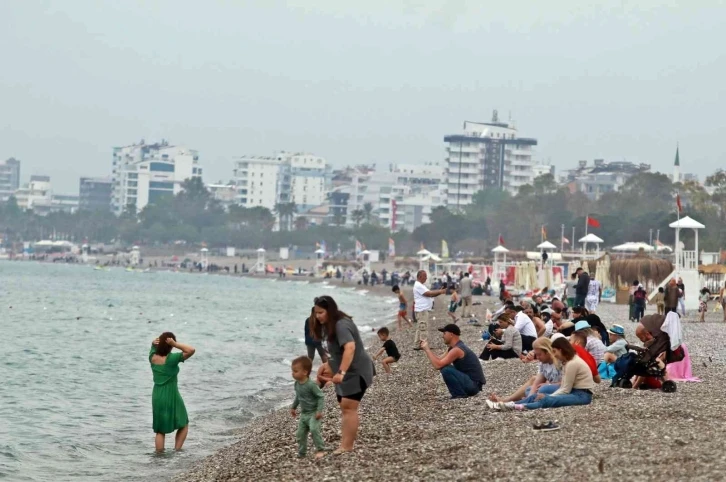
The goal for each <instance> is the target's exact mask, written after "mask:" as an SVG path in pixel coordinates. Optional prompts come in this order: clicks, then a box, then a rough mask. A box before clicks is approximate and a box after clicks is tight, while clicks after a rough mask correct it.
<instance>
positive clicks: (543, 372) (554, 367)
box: [489, 338, 562, 403]
mask: <svg viewBox="0 0 726 482" xmlns="http://www.w3.org/2000/svg"><path fill="white" fill-rule="evenodd" d="M530 355H532V357H531V358H532V359H535V358H536V359H537V361H538V362H539V368H538V369H537V374H536V375H535V376H533V377H532V378H530V379H529V380H528V381H527V383H525V384H524V385H522V386H521V387H519V388H518V389H517V391H516V392H514V393H513V394H511V395H510V396H508V397H499V396H497V394H496V393H492V394H491V395H489V400H491V401H492V402H519V403H529V402H530V401H532V402H533V401H534V400H535V397H536V395H537V394H539V393H542V394H545V395H551V394H552V393H554V392H555V391H557V389H558V388H560V381H561V379H562V364H561V363H560V361H559V360H558V359H557V358H555V354H554V352H553V351H552V341H550V339H549V338H537V339H536V340H535V342H534V350H533V351H532V353H531V354H530ZM527 358H528V359H529V358H530V357H529V356H528V357H527ZM525 397H526V399H527V401H524V400H523V399H525Z"/></svg>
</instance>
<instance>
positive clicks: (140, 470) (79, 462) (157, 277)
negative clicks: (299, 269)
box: [0, 262, 395, 481]
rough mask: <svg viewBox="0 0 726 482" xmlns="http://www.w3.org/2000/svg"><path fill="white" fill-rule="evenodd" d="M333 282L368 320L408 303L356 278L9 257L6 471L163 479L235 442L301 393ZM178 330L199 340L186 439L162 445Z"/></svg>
mask: <svg viewBox="0 0 726 482" xmlns="http://www.w3.org/2000/svg"><path fill="white" fill-rule="evenodd" d="M320 294H330V295H332V296H334V297H335V298H336V300H337V301H338V302H339V304H340V305H341V307H342V308H343V309H344V310H345V311H347V312H349V313H350V314H351V315H353V316H354V318H355V320H356V323H358V325H359V326H360V327H361V331H370V330H371V327H372V326H380V325H381V324H383V323H384V322H388V321H390V320H391V319H392V316H393V315H394V314H395V304H394V303H395V300H394V299H393V298H391V299H390V300H388V299H385V298H379V297H374V296H366V295H365V293H361V292H355V291H353V290H352V288H350V287H349V288H343V287H332V286H325V285H321V284H305V283H300V282H292V281H284V280H273V279H249V278H247V279H243V278H233V277H225V276H214V275H199V274H186V273H170V272H158V273H130V272H126V271H124V270H123V269H112V270H111V271H94V270H93V269H92V268H90V267H86V266H74V265H52V264H36V263H27V262H0V314H1V316H0V333H2V341H3V343H2V355H1V357H0V380H2V383H1V384H0V479H2V478H5V479H7V480H13V481H16V480H17V481H30V480H32V481H51V480H52V481H58V480H94V481H122V480H142V479H148V478H149V477H151V476H153V477H154V478H157V477H162V478H163V477H164V476H165V475H168V476H171V475H173V474H175V473H177V472H179V471H182V470H184V468H185V467H188V466H189V465H190V464H192V463H193V462H194V461H196V460H198V459H199V458H201V457H202V456H204V455H208V454H210V453H211V452H213V451H214V450H215V449H217V448H219V447H221V446H223V445H225V444H228V443H231V442H232V441H233V440H234V434H235V430H236V429H238V428H239V427H241V426H242V425H243V424H244V423H245V422H246V421H248V420H250V419H251V418H252V417H254V416H256V415H259V414H261V413H264V412H265V411H268V410H270V409H272V408H275V407H278V406H280V405H281V404H283V403H285V402H286V401H287V400H289V398H290V396H291V391H292V384H291V379H290V370H289V362H290V360H291V359H292V358H294V357H295V356H298V355H301V354H304V353H305V348H304V346H303V338H302V337H303V320H304V318H305V316H307V315H308V314H309V310H310V307H311V304H312V299H313V298H314V297H315V296H318V295H320ZM165 330H170V331H173V332H174V333H175V334H176V335H177V338H178V339H179V340H180V341H182V342H187V343H190V344H191V345H193V346H194V347H195V348H196V349H197V353H196V354H195V355H194V357H192V358H191V359H190V360H188V361H187V362H186V363H184V364H183V365H182V366H181V373H180V375H179V386H180V391H181V394H182V397H183V398H184V400H185V403H186V405H187V409H188V411H189V417H190V431H189V437H188V439H187V442H186V444H185V451H183V452H181V453H174V451H173V450H167V453H166V454H164V455H155V454H154V451H153V447H154V434H153V431H152V429H151V421H152V420H151V390H152V387H153V384H152V376H151V371H150V369H149V364H148V359H147V356H148V351H149V346H150V342H151V340H152V339H153V338H154V337H156V336H158V335H159V334H160V333H161V332H162V331H165ZM291 436H292V435H291ZM168 447H172V448H173V439H172V437H167V448H168Z"/></svg>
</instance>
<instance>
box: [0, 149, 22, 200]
mask: <svg viewBox="0 0 726 482" xmlns="http://www.w3.org/2000/svg"><path fill="white" fill-rule="evenodd" d="M19 187H20V161H19V160H17V159H15V158H13V157H11V158H10V159H8V160H6V161H4V162H0V202H5V201H7V200H8V198H9V197H10V196H12V195H13V194H15V191H17V190H18V188H19Z"/></svg>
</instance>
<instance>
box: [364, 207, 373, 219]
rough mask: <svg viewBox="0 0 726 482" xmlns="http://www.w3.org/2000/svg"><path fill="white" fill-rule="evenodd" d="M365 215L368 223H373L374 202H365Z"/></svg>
mask: <svg viewBox="0 0 726 482" xmlns="http://www.w3.org/2000/svg"><path fill="white" fill-rule="evenodd" d="M363 215H364V218H365V220H366V223H368V224H370V223H371V217H373V204H371V203H365V204H364V205H363Z"/></svg>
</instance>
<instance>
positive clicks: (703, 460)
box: [172, 296, 726, 482]
mask: <svg viewBox="0 0 726 482" xmlns="http://www.w3.org/2000/svg"><path fill="white" fill-rule="evenodd" d="M438 300H439V302H438V303H437V304H436V308H435V310H434V311H435V312H434V316H435V318H436V319H435V320H432V322H431V323H430V326H429V343H430V344H431V346H432V348H433V349H434V351H435V352H437V353H441V352H443V348H444V347H443V343H442V342H441V337H440V336H439V333H438V332H437V331H436V328H437V327H439V326H443V324H445V323H446V322H448V317H446V315H445V307H446V304H447V303H442V301H444V300H443V299H442V298H439V299H438ZM475 301H482V304H481V305H479V306H475V307H473V308H474V313H475V316H476V317H477V318H478V319H479V320H483V319H484V312H485V310H486V309H487V308H492V307H493V304H494V302H495V301H496V298H493V297H486V296H480V297H475ZM652 311H653V308H651V309H650V310H649V312H652ZM626 312H627V307H624V306H622V305H610V306H607V305H603V306H602V307H601V310H600V312H599V314H600V316H601V317H602V318H603V322H604V323H605V324H606V325H608V326H609V325H611V324H613V323H619V324H621V325H623V326H624V327H625V329H626V335H627V338H628V340H635V337H634V334H633V332H634V328H635V324H634V323H630V322H628V321H627V319H626V320H625V321H623V318H624V317H625V318H627V315H626ZM623 315H625V316H623ZM692 316H694V317H695V316H697V314H696V313H694V314H693V315H692ZM721 316H722V315H721V313H709V317H708V323H705V324H702V323H697V322H695V321H694V320H693V319H691V318H688V319H687V320H686V322H685V323H684V334H685V340H686V344H687V345H688V346H689V351H690V352H691V361H692V363H693V371H694V376H698V377H701V378H702V380H703V382H701V383H681V382H679V383H678V384H677V385H678V391H677V392H676V393H673V394H666V393H663V392H661V391H639V390H621V389H614V388H609V383H608V382H603V383H601V384H600V385H599V386H597V387H596V389H595V395H594V398H593V403H592V405H588V406H582V407H565V408H560V409H550V410H539V411H532V412H526V413H519V412H510V413H499V412H492V411H489V410H487V408H486V404H485V400H486V397H487V396H488V395H489V394H490V393H492V392H496V393H497V394H500V395H506V394H509V393H511V392H512V391H514V390H515V389H516V387H517V386H519V385H521V384H522V383H523V382H524V381H526V379H527V378H528V377H529V376H531V375H532V374H534V373H535V372H536V365H535V364H524V363H522V362H520V361H519V360H508V361H493V362H485V363H484V372H485V376H486V378H487V385H486V386H485V387H484V389H483V391H482V393H480V394H479V395H478V396H476V397H471V398H468V399H464V400H450V399H449V398H448V391H447V390H446V387H445V385H444V383H443V381H442V379H441V376H440V375H439V374H438V372H436V371H435V370H434V369H433V368H432V367H431V366H430V364H429V362H428V359H427V358H426V356H425V355H424V354H423V353H421V352H416V351H414V350H413V333H414V332H413V330H412V329H407V330H404V331H403V332H402V333H401V332H398V330H396V329H395V327H394V329H393V330H391V331H392V338H393V339H394V341H396V344H397V345H398V348H399V350H400V351H401V354H402V357H401V360H399V362H398V364H397V367H396V368H394V370H393V373H392V374H391V375H386V374H385V373H383V370H382V368H381V366H380V364H379V363H377V364H376V369H377V372H378V374H377V376H376V378H375V381H374V383H373V385H372V386H371V388H370V389H369V390H368V391H367V392H366V395H365V397H364V399H363V402H362V403H361V408H360V417H361V427H360V432H359V436H358V441H357V442H356V450H355V451H354V452H353V453H350V454H345V455H343V456H339V457H334V456H332V455H329V456H326V457H325V458H324V459H322V460H320V461H318V462H316V461H314V460H313V458H312V452H311V453H310V454H309V457H308V458H305V459H298V458H297V457H296V454H297V452H296V450H297V445H296V442H295V436H294V434H295V430H296V427H297V421H296V420H294V419H292V418H291V417H290V415H289V413H288V411H287V409H286V408H282V409H278V410H274V411H272V412H270V413H269V414H266V415H263V416H260V417H257V418H255V419H254V420H252V421H250V422H249V423H248V424H246V425H245V426H244V427H242V428H241V430H240V432H239V434H238V439H237V441H236V442H234V443H232V444H230V445H228V446H227V447H224V448H222V449H220V450H218V451H217V452H215V453H214V454H212V455H210V456H208V457H206V458H204V459H202V460H200V461H198V462H196V463H195V464H193V465H192V467H191V468H190V469H189V470H187V471H186V472H184V473H181V474H177V475H175V476H174V477H173V478H172V480H174V481H177V482H191V481H195V482H206V481H232V480H270V481H273V480H274V481H307V480H310V481H313V480H315V481H318V480H371V481H372V480H381V479H386V478H394V479H396V480H411V481H414V480H482V479H485V478H490V479H497V480H517V481H523V480H535V479H545V480H565V479H574V480H612V477H618V478H623V477H624V478H626V479H627V480H657V479H660V480H662V479H663V478H664V477H669V478H671V479H672V480H685V479H689V480H717V479H720V478H721V477H722V474H723V473H724V471H725V470H726V459H724V458H723V457H722V451H723V450H722V447H721V443H720V440H722V439H723V437H724V436H726V428H724V427H726V423H724V422H726V414H723V410H722V405H721V400H719V399H717V398H715V397H714V394H716V393H719V390H720V388H721V387H723V384H724V383H726V374H725V373H724V369H723V368H724V362H723V360H724V359H725V358H726V356H724V355H726V351H725V350H724V347H726V323H723V322H721V321H720V319H721ZM717 320H718V321H717ZM461 327H462V340H463V341H464V342H465V343H466V344H467V345H469V347H470V348H471V349H472V350H474V351H475V352H476V353H479V351H480V350H481V349H482V347H483V342H482V341H481V338H480V334H481V330H482V329H483V327H480V328H479V327H472V326H468V325H466V324H463V325H462V326H461ZM365 344H366V347H367V349H368V352H369V353H371V351H372V350H371V348H375V349H378V345H379V343H378V342H377V339H371V340H368V341H367V342H366V343H365ZM709 357H712V358H713V361H710V359H709ZM324 392H325V397H326V398H325V401H326V406H325V413H324V418H323V424H322V426H323V438H324V439H325V441H326V444H327V445H329V446H331V447H333V448H334V447H335V446H336V445H337V442H338V441H339V438H340V415H339V408H338V406H337V401H336V400H335V396H334V390H333V389H332V387H326V389H325V390H324ZM546 420H559V421H560V424H561V426H562V429H561V430H559V431H557V432H551V433H548V434H547V435H543V434H536V433H534V432H533V431H532V429H531V426H532V424H533V423H534V422H536V421H546ZM654 444H655V445H654ZM628 446H632V447H635V448H636V450H633V451H630V450H625V449H624V448H625V447H628ZM649 447H650V448H649ZM653 447H655V448H653ZM654 451H655V452H654ZM497 454H498V455H497Z"/></svg>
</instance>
